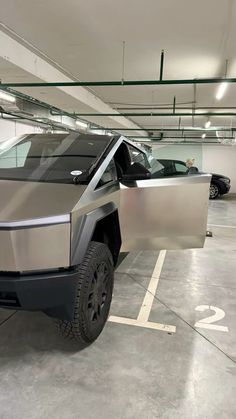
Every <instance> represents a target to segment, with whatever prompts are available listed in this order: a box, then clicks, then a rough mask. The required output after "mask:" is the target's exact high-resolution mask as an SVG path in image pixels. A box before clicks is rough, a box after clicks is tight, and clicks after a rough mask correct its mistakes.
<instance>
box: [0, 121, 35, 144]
mask: <svg viewBox="0 0 236 419" xmlns="http://www.w3.org/2000/svg"><path fill="white" fill-rule="evenodd" d="M34 132H42V129H41V128H39V127H33V126H30V125H26V124H22V123H20V122H17V121H6V120H4V119H0V142H1V141H4V140H7V139H9V138H12V137H15V136H17V135H22V134H31V133H34Z"/></svg>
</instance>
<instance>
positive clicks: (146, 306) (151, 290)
mask: <svg viewBox="0 0 236 419" xmlns="http://www.w3.org/2000/svg"><path fill="white" fill-rule="evenodd" d="M165 257H166V250H161V251H160V253H159V256H158V259H157V262H156V265H155V268H154V271H153V273H152V277H151V280H150V282H149V285H148V289H147V292H146V294H145V297H144V300H143V303H142V306H141V309H140V312H139V315H138V319H137V320H138V321H140V322H141V323H143V322H147V321H148V319H149V315H150V312H151V309H152V304H153V300H154V297H155V294H156V290H157V286H158V282H159V279H160V275H161V270H162V267H163V265H164V261H165Z"/></svg>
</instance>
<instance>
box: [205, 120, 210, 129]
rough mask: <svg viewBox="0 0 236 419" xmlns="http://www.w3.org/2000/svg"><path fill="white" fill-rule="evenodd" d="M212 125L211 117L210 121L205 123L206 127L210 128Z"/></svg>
mask: <svg viewBox="0 0 236 419" xmlns="http://www.w3.org/2000/svg"><path fill="white" fill-rule="evenodd" d="M210 126H211V121H210V119H208V121H207V122H206V123H205V128H210Z"/></svg>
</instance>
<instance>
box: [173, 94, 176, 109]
mask: <svg viewBox="0 0 236 419" xmlns="http://www.w3.org/2000/svg"><path fill="white" fill-rule="evenodd" d="M175 105H176V97H175V96H174V102H173V113H175V110H176V109H175Z"/></svg>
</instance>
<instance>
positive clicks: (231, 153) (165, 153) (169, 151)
mask: <svg viewBox="0 0 236 419" xmlns="http://www.w3.org/2000/svg"><path fill="white" fill-rule="evenodd" d="M153 155H154V157H157V158H163V159H177V160H183V161H185V160H186V159H187V158H195V165H196V166H197V167H198V168H199V169H201V170H203V171H205V172H211V173H219V174H222V175H225V176H229V177H230V179H231V192H234V193H236V146H235V145H231V146H227V145H210V144H209V145H207V144H206V145H201V144H196V145H195V144H193V145H192V144H190V145H188V144H186V145H185V144H179V145H172V144H171V145H167V144H166V145H164V144H162V145H154V146H153Z"/></svg>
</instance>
